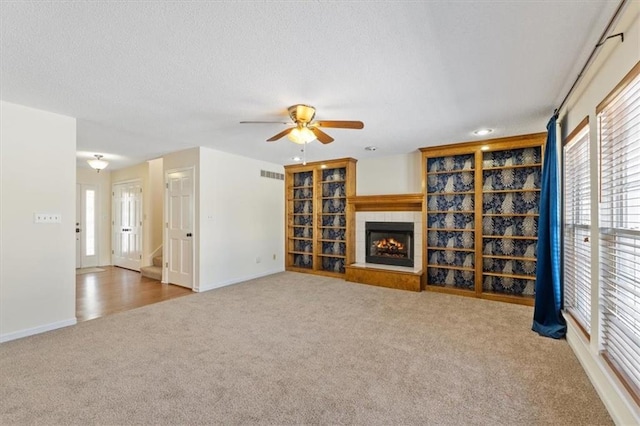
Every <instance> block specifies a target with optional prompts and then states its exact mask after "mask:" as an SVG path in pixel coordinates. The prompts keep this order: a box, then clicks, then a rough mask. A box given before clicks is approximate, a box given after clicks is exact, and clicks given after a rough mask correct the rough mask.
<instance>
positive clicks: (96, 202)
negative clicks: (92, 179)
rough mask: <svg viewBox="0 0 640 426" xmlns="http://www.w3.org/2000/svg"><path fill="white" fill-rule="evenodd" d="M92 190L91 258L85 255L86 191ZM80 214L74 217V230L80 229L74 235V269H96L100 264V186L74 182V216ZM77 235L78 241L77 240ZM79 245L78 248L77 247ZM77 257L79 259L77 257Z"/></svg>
mask: <svg viewBox="0 0 640 426" xmlns="http://www.w3.org/2000/svg"><path fill="white" fill-rule="evenodd" d="M88 189H90V190H93V194H94V199H93V223H94V228H93V232H94V247H93V249H94V253H93V255H91V256H87V255H86V251H87V243H86V235H87V234H86V232H87V217H86V208H87V197H86V190H88ZM78 213H80V217H76V221H75V223H76V224H77V225H76V226H75V227H74V230H76V229H80V232H77V231H76V233H75V236H76V269H78V268H92V267H97V266H99V264H100V220H99V219H100V185H98V184H95V183H80V182H76V216H78ZM78 234H80V235H79V238H80V239H79V240H78ZM78 245H79V247H78ZM78 255H79V257H78Z"/></svg>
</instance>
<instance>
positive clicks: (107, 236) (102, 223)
mask: <svg viewBox="0 0 640 426" xmlns="http://www.w3.org/2000/svg"><path fill="white" fill-rule="evenodd" d="M76 182H77V183H81V184H90V185H95V186H96V188H97V191H98V205H97V212H98V213H97V216H96V219H97V221H98V222H97V225H98V226H97V230H96V233H97V235H98V265H100V266H106V265H111V173H110V172H109V171H108V170H102V171H100V173H97V172H96V171H95V170H93V169H89V168H86V169H76Z"/></svg>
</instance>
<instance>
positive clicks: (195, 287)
mask: <svg viewBox="0 0 640 426" xmlns="http://www.w3.org/2000/svg"><path fill="white" fill-rule="evenodd" d="M184 171H190V172H191V176H192V179H191V184H192V188H191V190H192V194H193V197H192V198H191V202H192V203H193V206H192V207H193V208H192V209H191V223H192V224H193V230H192V232H193V237H192V238H191V254H192V256H191V290H192V291H195V292H197V291H199V284H198V280H197V279H196V276H197V275H196V256H197V255H198V256H199V252H196V247H197V244H196V239H197V238H198V230H199V228H200V227H199V226H198V225H197V224H196V179H197V178H196V168H195V166H189V167H177V168H173V169H166V170H165V171H164V203H163V204H164V209H163V214H162V222H163V223H164V225H163V226H162V262H163V264H162V280H161V282H162V283H163V284H168V283H169V253H168V251H169V175H170V174H172V173H178V172H184Z"/></svg>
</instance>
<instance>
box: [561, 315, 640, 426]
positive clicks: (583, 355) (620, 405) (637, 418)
mask: <svg viewBox="0 0 640 426" xmlns="http://www.w3.org/2000/svg"><path fill="white" fill-rule="evenodd" d="M565 318H566V319H567V343H569V346H570V347H571V349H573V352H574V353H575V355H576V357H577V358H578V361H580V364H581V365H582V368H583V369H584V371H585V372H586V373H587V376H588V377H589V380H591V384H593V387H594V388H595V389H596V392H597V393H598V396H600V399H601V400H602V402H603V403H604V405H605V407H606V408H607V411H609V415H610V416H611V418H612V419H613V421H614V422H615V424H617V425H638V424H640V407H638V406H637V405H636V403H635V402H634V401H633V398H632V397H631V395H629V394H628V393H627V390H626V389H625V388H624V385H623V384H622V383H620V381H619V380H618V378H617V377H616V376H615V373H614V372H613V371H611V369H610V368H609V366H608V365H607V364H606V362H605V361H604V360H603V359H602V357H601V356H600V355H597V354H593V353H592V351H591V349H590V347H589V341H588V340H587V338H586V337H585V336H584V334H583V333H582V331H581V330H580V329H579V328H578V326H577V325H576V324H575V323H574V322H573V319H572V318H571V317H570V316H569V315H565Z"/></svg>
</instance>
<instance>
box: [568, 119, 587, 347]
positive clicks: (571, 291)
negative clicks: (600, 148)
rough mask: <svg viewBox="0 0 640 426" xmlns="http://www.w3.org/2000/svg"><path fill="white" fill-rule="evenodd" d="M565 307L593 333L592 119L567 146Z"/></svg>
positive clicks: (572, 135) (585, 123) (573, 136)
mask: <svg viewBox="0 0 640 426" xmlns="http://www.w3.org/2000/svg"><path fill="white" fill-rule="evenodd" d="M563 170H564V241H563V243H564V250H563V254H564V255H563V261H564V268H563V269H564V306H565V309H566V310H567V311H568V312H569V313H570V314H571V315H572V316H573V317H574V318H575V319H576V321H577V322H578V323H579V324H580V325H581V326H582V327H583V329H584V330H585V332H586V333H587V335H590V334H591V266H590V264H591V243H590V242H589V238H590V235H591V183H590V180H589V179H590V155H589V121H588V120H584V121H583V122H582V123H581V124H580V125H579V126H578V128H576V130H575V131H573V132H572V133H571V135H569V137H568V138H567V142H566V144H565V146H564V155H563Z"/></svg>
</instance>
